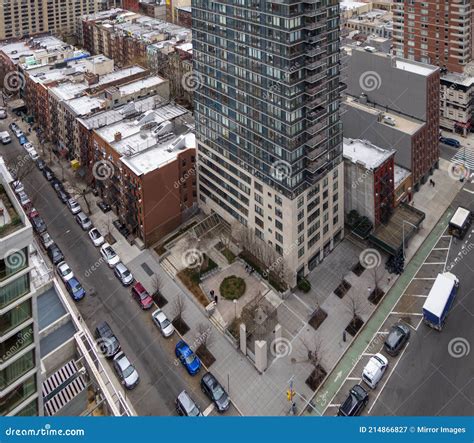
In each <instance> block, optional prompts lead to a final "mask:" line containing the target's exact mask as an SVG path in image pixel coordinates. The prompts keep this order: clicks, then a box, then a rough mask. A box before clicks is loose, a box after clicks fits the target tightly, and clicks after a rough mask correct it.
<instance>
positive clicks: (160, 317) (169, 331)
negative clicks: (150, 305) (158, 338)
mask: <svg viewBox="0 0 474 443" xmlns="http://www.w3.org/2000/svg"><path fill="white" fill-rule="evenodd" d="M151 318H152V319H153V322H154V323H155V325H156V326H157V327H158V329H159V330H160V332H161V335H162V336H163V337H171V336H172V335H173V333H174V326H173V323H171V322H170V321H169V319H168V317H167V316H166V315H165V313H164V312H163V311H162V310H161V309H157V310H156V311H153V314H151Z"/></svg>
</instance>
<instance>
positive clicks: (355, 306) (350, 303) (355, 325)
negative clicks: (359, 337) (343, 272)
mask: <svg viewBox="0 0 474 443" xmlns="http://www.w3.org/2000/svg"><path fill="white" fill-rule="evenodd" d="M346 306H347V309H348V310H349V311H350V313H351V315H352V319H351V321H350V323H349V324H348V325H347V328H346V332H348V333H349V334H351V335H352V336H354V335H356V334H357V331H358V330H359V329H360V328H361V327H362V325H363V324H364V322H363V321H362V319H361V318H360V315H361V307H360V302H359V300H358V299H357V297H356V296H355V295H354V294H351V295H349V296H348V297H347V305H346Z"/></svg>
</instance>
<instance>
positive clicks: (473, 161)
mask: <svg viewBox="0 0 474 443" xmlns="http://www.w3.org/2000/svg"><path fill="white" fill-rule="evenodd" d="M464 153H466V162H465V163H466V166H467V167H468V168H469V170H470V171H473V172H474V148H473V147H471V146H466V147H464V146H463V147H461V148H459V150H458V152H456V154H455V155H454V156H453V158H452V159H451V162H453V163H457V164H460V165H464Z"/></svg>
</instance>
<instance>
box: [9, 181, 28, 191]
mask: <svg viewBox="0 0 474 443" xmlns="http://www.w3.org/2000/svg"><path fill="white" fill-rule="evenodd" d="M12 188H13V191H14V192H15V194H18V193H19V192H22V191H24V190H25V188H24V186H23V183H22V182H21V181H20V180H15V181H14V182H12Z"/></svg>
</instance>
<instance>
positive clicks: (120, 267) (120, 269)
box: [114, 262, 134, 286]
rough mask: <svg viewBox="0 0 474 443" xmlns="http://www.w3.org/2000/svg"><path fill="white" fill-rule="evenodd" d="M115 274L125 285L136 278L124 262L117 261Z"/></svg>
mask: <svg viewBox="0 0 474 443" xmlns="http://www.w3.org/2000/svg"><path fill="white" fill-rule="evenodd" d="M114 274H115V276H116V277H117V278H118V279H119V280H120V282H121V283H122V285H124V286H129V285H131V284H132V283H133V280H134V278H133V275H132V273H131V272H130V271H129V269H128V268H127V267H126V266H125V265H124V264H123V263H122V262H118V263H117V265H116V266H115V268H114Z"/></svg>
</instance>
